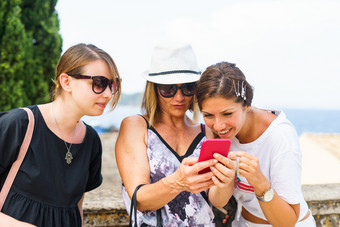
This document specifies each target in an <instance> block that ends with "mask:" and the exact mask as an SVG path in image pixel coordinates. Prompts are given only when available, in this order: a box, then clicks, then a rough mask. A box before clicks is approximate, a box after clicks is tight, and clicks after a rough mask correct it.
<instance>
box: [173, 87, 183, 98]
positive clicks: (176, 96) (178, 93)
mask: <svg viewBox="0 0 340 227" xmlns="http://www.w3.org/2000/svg"><path fill="white" fill-rule="evenodd" d="M174 98H175V99H176V100H183V99H184V95H183V93H182V90H181V89H177V91H176V94H175V96H174Z"/></svg>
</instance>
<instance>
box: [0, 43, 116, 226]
mask: <svg viewBox="0 0 340 227" xmlns="http://www.w3.org/2000/svg"><path fill="white" fill-rule="evenodd" d="M54 83H55V90H54V92H53V102H50V103H47V104H42V105H32V106H29V107H28V108H29V109H31V110H32V112H33V115H34V119H35V124H34V131H33V136H32V140H31V143H30V145H29V148H28V151H27V154H26V157H25V159H24V161H23V163H22V165H21V167H20V169H19V171H18V174H17V176H16V178H15V181H14V183H13V185H12V187H11V190H10V192H9V194H8V196H7V199H6V201H5V204H4V206H3V208H2V212H3V213H5V214H8V215H10V216H12V217H14V218H16V219H18V220H21V221H24V222H28V223H31V224H34V225H37V226H43V227H46V226H49V227H50V226H63V227H66V226H72V227H75V226H81V225H82V209H81V206H82V200H83V196H84V193H85V192H87V191H90V190H93V189H95V188H97V187H98V186H99V185H100V184H101V183H102V176H101V155H102V147H101V142H100V139H99V136H98V134H97V133H96V131H95V130H94V129H93V128H92V127H91V126H89V125H87V124H86V123H84V122H83V121H81V118H82V117H83V116H84V115H89V116H98V115H101V114H102V113H103V111H104V109H105V107H106V105H107V104H109V101H110V100H111V99H112V97H113V100H112V102H111V108H114V107H115V106H116V105H117V102H118V99H119V96H120V93H121V86H120V76H119V74H118V71H117V68H116V65H115V63H114V61H113V60H112V58H111V57H110V56H109V55H108V54H107V53H106V52H105V51H103V50H101V49H99V48H97V47H96V46H94V45H91V44H89V45H86V44H77V45H75V46H72V47H71V48H69V49H68V50H67V51H66V52H65V53H64V54H63V55H62V56H61V58H60V60H59V62H58V65H57V69H56V77H55V80H54ZM27 124H28V116H27V114H26V112H25V111H24V110H22V109H13V110H10V111H7V112H2V113H0V186H1V187H2V185H3V183H4V180H5V178H6V176H7V174H8V171H9V169H10V167H11V165H12V163H13V162H14V161H15V160H16V158H17V155H18V152H19V148H20V146H21V144H22V141H23V138H24V135H25V132H26V129H27Z"/></svg>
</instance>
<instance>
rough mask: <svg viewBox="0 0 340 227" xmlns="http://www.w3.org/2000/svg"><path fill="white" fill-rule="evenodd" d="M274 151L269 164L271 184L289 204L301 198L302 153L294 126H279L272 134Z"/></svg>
mask: <svg viewBox="0 0 340 227" xmlns="http://www.w3.org/2000/svg"><path fill="white" fill-rule="evenodd" d="M274 141H275V145H274V148H273V149H275V152H274V154H273V158H272V162H271V165H270V176H271V179H270V181H271V184H272V187H273V188H274V189H275V191H276V192H277V193H278V195H279V196H280V197H281V198H282V199H283V200H285V201H286V202H287V203H289V204H298V203H300V202H301V201H300V199H301V193H302V192H301V171H302V154H301V150H300V144H299V140H298V135H297V133H296V131H295V129H294V128H292V127H290V126H288V125H286V126H283V127H280V128H279V129H278V130H277V131H276V135H275V136H274Z"/></svg>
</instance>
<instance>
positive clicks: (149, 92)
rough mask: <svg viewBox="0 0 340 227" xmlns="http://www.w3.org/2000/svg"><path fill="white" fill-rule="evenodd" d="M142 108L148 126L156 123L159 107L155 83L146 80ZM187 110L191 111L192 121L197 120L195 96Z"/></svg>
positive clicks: (159, 112)
mask: <svg viewBox="0 0 340 227" xmlns="http://www.w3.org/2000/svg"><path fill="white" fill-rule="evenodd" d="M142 109H143V110H145V114H146V115H147V117H148V119H149V124H150V126H154V125H156V124H157V123H158V122H159V120H160V117H161V109H160V105H159V102H158V92H157V88H156V84H155V83H153V82H150V81H147V82H146V85H145V91H144V95H143V100H142ZM189 110H190V111H191V112H193V119H192V120H193V121H194V122H195V123H197V122H198V118H199V108H198V104H197V99H196V96H193V98H192V100H191V104H190V107H189Z"/></svg>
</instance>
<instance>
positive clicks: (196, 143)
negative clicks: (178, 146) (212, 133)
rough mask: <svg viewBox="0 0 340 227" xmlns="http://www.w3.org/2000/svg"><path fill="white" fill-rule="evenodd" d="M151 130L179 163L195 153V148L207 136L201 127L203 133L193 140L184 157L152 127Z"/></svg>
mask: <svg viewBox="0 0 340 227" xmlns="http://www.w3.org/2000/svg"><path fill="white" fill-rule="evenodd" d="M149 129H150V130H151V131H153V132H154V133H155V134H156V135H157V137H158V138H159V139H160V140H161V141H162V142H163V144H164V145H165V146H166V147H167V148H168V149H169V150H170V151H171V153H173V154H174V155H175V156H176V158H177V159H178V161H180V162H182V160H183V159H184V158H186V157H189V156H190V155H192V154H193V153H194V150H195V148H196V147H197V145H198V143H199V142H200V141H201V140H202V138H203V137H204V136H205V135H204V133H203V132H202V125H201V131H200V132H199V133H198V134H197V136H196V137H195V138H194V139H193V141H192V142H191V144H190V146H189V147H188V149H187V151H186V152H185V154H184V155H182V156H180V155H179V154H177V152H176V151H175V150H174V149H173V148H172V147H171V146H170V145H169V144H168V143H167V142H166V141H165V140H164V138H163V137H162V136H161V135H160V134H159V133H158V132H157V130H156V129H155V128H154V127H152V126H150V127H149Z"/></svg>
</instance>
